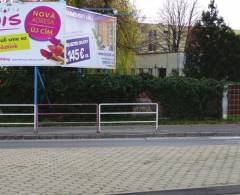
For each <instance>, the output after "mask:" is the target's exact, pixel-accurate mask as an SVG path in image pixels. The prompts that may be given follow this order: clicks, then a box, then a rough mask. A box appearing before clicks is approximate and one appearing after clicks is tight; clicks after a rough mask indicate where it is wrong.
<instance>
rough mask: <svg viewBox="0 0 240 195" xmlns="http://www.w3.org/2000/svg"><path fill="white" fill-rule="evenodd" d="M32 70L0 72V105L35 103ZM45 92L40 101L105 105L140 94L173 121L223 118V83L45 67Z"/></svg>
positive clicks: (134, 100)
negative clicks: (148, 97) (158, 106)
mask: <svg viewBox="0 0 240 195" xmlns="http://www.w3.org/2000/svg"><path fill="white" fill-rule="evenodd" d="M32 75H33V70H32V69H30V68H28V69H26V68H25V69H22V68H18V69H5V70H4V69H1V71H0V103H32V101H33V76H32ZM42 76H43V78H44V80H45V86H46V88H47V93H46V91H43V90H42V89H41V87H39V94H40V96H39V102H40V103H47V98H46V96H47V95H48V97H49V98H50V100H51V102H52V103H103V102H136V97H137V95H138V94H139V93H140V92H141V91H147V92H149V94H150V96H151V98H152V100H153V101H154V102H158V103H160V104H161V111H162V112H163V113H164V114H163V116H167V117H171V118H206V117H220V115H221V98H222V93H223V85H224V82H220V81H215V80H207V79H202V80H196V79H192V78H184V77H168V78H164V79H158V78H152V77H151V76H146V75H145V76H120V75H110V74H101V75H82V74H80V73H78V72H76V70H68V71H66V70H65V71H63V70H62V69H53V68H44V69H42Z"/></svg>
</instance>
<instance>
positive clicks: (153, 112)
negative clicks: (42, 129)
mask: <svg viewBox="0 0 240 195" xmlns="http://www.w3.org/2000/svg"><path fill="white" fill-rule="evenodd" d="M46 106H48V107H53V106H54V107H56V106H59V107H63V106H74V107H84V106H85V107H86V106H94V107H95V109H96V112H40V111H41V107H46ZM109 106H137V107H146V106H151V109H150V111H134V110H133V111H131V112H126V111H124V112H106V111H104V112H103V107H109ZM152 106H154V109H152ZM1 107H32V108H33V112H30V113H0V116H33V117H34V119H33V122H29V123H20V122H19V123H17V122H14V123H13V122H12V123H11V122H9V123H1V122H0V125H33V126H34V131H35V132H37V129H38V127H39V124H91V123H94V124H96V128H97V132H100V131H101V125H102V124H143V123H144V124H146V123H153V124H155V130H156V131H157V129H158V110H159V109H158V104H157V103H103V104H38V105H34V104H0V108H1ZM39 110H40V111H39ZM64 115H65V116H70V115H72V116H74V115H75V116H76V115H95V116H96V121H95V122H86V121H85V122H78V121H76V122H57V121H55V122H54V121H51V122H40V123H39V117H40V116H64ZM103 115H153V116H154V118H155V120H145V121H144V120H134V121H130V120H129V121H103V120H101V119H102V116H103Z"/></svg>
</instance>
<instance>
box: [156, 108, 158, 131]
mask: <svg viewBox="0 0 240 195" xmlns="http://www.w3.org/2000/svg"><path fill="white" fill-rule="evenodd" d="M157 130H158V104H156V132H157Z"/></svg>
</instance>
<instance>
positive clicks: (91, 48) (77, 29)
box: [64, 7, 116, 69]
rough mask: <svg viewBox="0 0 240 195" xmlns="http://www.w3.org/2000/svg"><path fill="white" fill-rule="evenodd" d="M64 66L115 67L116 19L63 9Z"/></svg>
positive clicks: (78, 10)
mask: <svg viewBox="0 0 240 195" xmlns="http://www.w3.org/2000/svg"><path fill="white" fill-rule="evenodd" d="M65 46H66V48H65V51H66V62H65V65H64V67H78V68H99V69H115V68H116V18H114V17H110V16H106V15H101V14H97V13H93V12H89V11H86V10H81V9H76V8H73V7H67V10H66V42H65Z"/></svg>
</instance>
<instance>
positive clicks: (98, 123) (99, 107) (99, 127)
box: [97, 104, 101, 133]
mask: <svg viewBox="0 0 240 195" xmlns="http://www.w3.org/2000/svg"><path fill="white" fill-rule="evenodd" d="M97 114H98V117H97V121H98V122H97V126H98V128H97V133H100V132H101V104H99V105H98V111H97Z"/></svg>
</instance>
